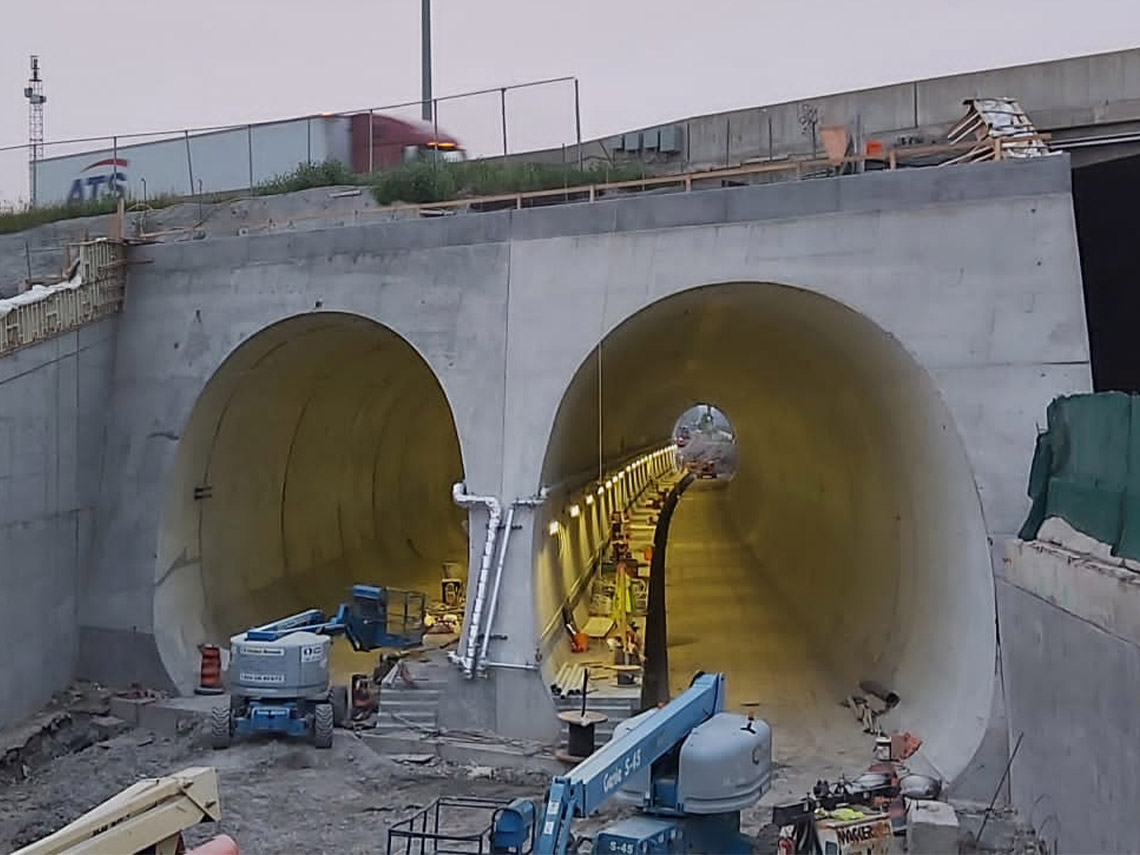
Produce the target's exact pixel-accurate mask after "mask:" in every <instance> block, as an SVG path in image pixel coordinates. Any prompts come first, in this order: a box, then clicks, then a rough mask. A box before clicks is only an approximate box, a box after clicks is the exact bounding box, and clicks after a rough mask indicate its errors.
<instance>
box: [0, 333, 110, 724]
mask: <svg viewBox="0 0 1140 855" xmlns="http://www.w3.org/2000/svg"><path fill="white" fill-rule="evenodd" d="M116 328H117V319H115V318H109V319H105V320H102V321H99V322H97V323H94V324H91V325H90V326H86V327H82V328H80V329H78V330H75V331H72V332H68V333H64V334H62V335H59V336H57V337H55V338H53V339H50V340H48V341H45V342H41V343H39V344H35V345H32V346H30V347H26V348H23V349H21V350H19V351H17V352H16V353H14V354H11V355H9V356H6V357H5V358H3V359H0V649H3V650H4V651H5V653H4V662H3V666H2V667H0V726H2V725H4V724H6V723H8V722H11V721H13V720H15V719H17V718H19V717H21V716H23V715H26V714H27V713H30V712H32V711H33V710H35V709H36V708H38V707H39V706H40V705H41V704H43V703H44V702H45V701H46V700H47V699H48V698H49V697H50V696H51V693H52V692H53V691H55V690H56V689H60V688H62V687H63V686H64V685H66V683H67V682H68V681H69V680H70V679H71V678H72V676H73V674H74V671H75V663H76V654H77V645H78V637H79V626H78V624H79V614H78V613H79V607H78V602H79V601H78V597H79V591H80V588H81V585H82V578H83V571H84V567H85V562H86V560H87V559H88V558H89V545H90V542H91V537H92V526H93V518H94V510H95V503H96V500H97V497H98V493H99V486H100V482H101V479H102V476H103V470H102V459H103V447H104V433H103V429H104V424H105V416H106V412H107V408H106V405H107V400H108V398H109V397H110V392H111V374H112V367H113V363H114V354H115V331H116ZM107 595H109V596H113V592H111V591H108V592H107Z"/></svg>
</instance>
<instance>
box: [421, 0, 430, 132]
mask: <svg viewBox="0 0 1140 855" xmlns="http://www.w3.org/2000/svg"><path fill="white" fill-rule="evenodd" d="M420 45H421V47H420V82H421V85H422V91H421V93H420V97H421V98H422V99H423V103H422V109H423V119H424V121H425V122H430V121H431V120H432V109H431V102H432V97H431V0H420Z"/></svg>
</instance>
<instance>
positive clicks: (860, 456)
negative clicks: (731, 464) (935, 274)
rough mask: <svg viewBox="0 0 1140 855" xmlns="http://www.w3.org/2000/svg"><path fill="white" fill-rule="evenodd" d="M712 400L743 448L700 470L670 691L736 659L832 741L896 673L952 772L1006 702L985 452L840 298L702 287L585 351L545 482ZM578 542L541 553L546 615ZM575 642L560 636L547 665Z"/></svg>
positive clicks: (682, 510)
mask: <svg viewBox="0 0 1140 855" xmlns="http://www.w3.org/2000/svg"><path fill="white" fill-rule="evenodd" d="M599 360H600V365H599ZM599 385H600V389H601V391H600V393H599ZM703 401H715V402H716V405H717V407H720V408H723V410H724V411H725V412H726V413H728V414H730V415H731V420H732V428H733V431H734V435H735V444H736V449H735V450H736V454H737V465H736V471H735V476H734V477H733V479H732V480H731V481H730V482H726V481H723V480H717V481H712V482H707V483H698V484H696V485H694V488H692V489H690V490H689V491H687V493H686V494H685V495H684V496H683V497H682V498H681V501H680V503H679V505H678V508H677V511H676V513H675V516H674V520H673V524H672V530H671V533H670V538H669V543H668V552H667V557H666V570H665V579H666V608H667V614H668V617H667V621H668V645H669V664H670V670H671V673H670V688H671V690H672V691H673V692H674V693H676V692H677V691H679V690H680V689H682V688H683V687H684V686H685V685H687V684H688V680H689V679H690V678H691V676H692V673H693V671H695V670H697V669H703V670H706V671H708V670H718V669H719V670H724V671H726V673H727V675H728V686H729V702H730V706H734V707H736V708H744V707H747V708H749V709H753V710H756V711H757V712H758V714H760V715H763V716H765V717H766V718H768V719H769V720H770V721H771V723H772V725H773V727H774V730H775V733H776V735H777V747H778V748H779V745H780V744H783V745H784V746H785V747H786V746H788V745H793V746H798V747H799V748H802V749H803V750H804V751H807V752H812V751H814V750H816V749H818V750H819V751H820V753H821V755H822V754H823V753H826V751H827V749H828V748H829V747H833V746H834V744H835V742H834V740H832V739H830V738H829V736H828V733H829V732H830V731H833V730H835V729H837V728H841V727H842V728H847V729H853V732H854V733H856V734H858V732H859V728H858V725H857V724H856V723H855V721H854V718H853V716H852V715H851V713H849V712H848V711H846V710H843V709H842V708H841V707H840V706H839V704H840V702H841V701H842V700H843V699H844V698H845V697H846V696H847V695H850V694H851V693H853V692H857V691H858V684H859V682H860V681H862V680H867V679H874V680H878V681H879V682H881V683H883V684H885V685H887V686H890V687H891V688H893V689H894V690H895V691H896V692H897V693H898V694H899V695H900V696H901V698H902V703H901V704H900V706H899V707H898V709H897V710H896V711H895V713H894V717H893V719H892V722H891V723H892V724H893V725H895V726H898V727H901V728H909V729H911V730H913V731H914V732H915V733H916V734H918V735H919V736H920V737H921V738H922V739H923V740H925V744H924V748H923V753H924V756H925V757H926V758H927V759H928V760H929V761H930V762H931V763H932V764H934V766H935V767H936V768H937V770H938V771H939V772H940V773H941V774H942V775H944V776H945V777H946V778H947V779H952V778H953V777H954V776H956V775H957V774H958V773H959V772H961V771H962V769H963V768H964V766H965V765H966V763H967V762H968V761H969V759H970V758H971V757H972V755H973V753H974V751H975V750H976V749H977V747H978V745H979V743H980V741H981V738H982V735H983V733H984V730H985V726H986V722H987V720H988V718H989V713H990V704H991V692H992V686H993V678H994V662H995V658H994V657H995V650H996V648H995V638H994V602H993V582H992V571H991V565H990V558H989V551H988V546H987V539H986V528H985V525H984V521H983V518H982V512H981V506H980V502H979V497H978V493H977V488H976V486H975V481H974V477H973V473H972V470H971V466H970V463H969V461H968V460H967V458H966V455H965V452H964V449H963V446H962V443H961V441H960V439H959V436H958V433H957V431H956V427H955V425H954V423H953V421H952V418H951V416H950V414H949V412H948V410H947V408H946V406H945V405H944V403H943V401H942V399H941V397H940V394H939V392H938V389H937V387H936V386H935V384H934V382H933V380H932V379H931V377H930V376H929V375H928V374H927V373H926V371H925V370H924V369H923V368H922V367H921V366H919V365H918V363H917V362H916V361H915V360H914V359H913V358H912V357H911V356H910V354H908V353H907V351H906V350H905V349H904V348H903V347H902V345H901V344H900V343H899V342H898V341H897V340H895V339H894V338H892V337H891V336H890V335H888V334H887V333H885V332H884V331H883V330H882V329H881V328H879V327H878V326H876V325H875V324H873V323H872V322H871V321H869V320H868V319H866V318H865V317H864V316H862V315H860V314H858V313H857V312H855V311H852V310H851V309H849V308H847V307H845V306H843V305H842V304H840V303H839V302H837V301H835V300H832V299H830V298H826V297H823V296H820V295H818V294H816V293H813V292H810V291H806V290H801V289H798V288H792V287H787V286H782V285H776V284H767V283H727V284H719V285H710V286H705V287H700V288H694V289H692V290H688V291H684V292H681V293H679V294H676V295H674V296H671V297H667V298H664V299H662V300H660V301H658V302H656V303H653V304H651V305H649V306H648V307H647V308H644V309H642V310H641V311H639V312H638V313H637V314H635V315H633V316H632V317H630V318H629V319H627V320H626V321H625V322H623V323H622V324H620V325H619V326H618V327H617V328H615V329H614V330H613V331H612V332H610V333H609V334H608V335H607V336H606V337H605V338H604V340H603V341H602V343H601V345H600V346H599V347H597V348H595V349H594V351H593V352H592V354H591V355H590V356H588V357H587V359H586V360H585V361H584V362H583V363H582V365H581V367H580V369H579V370H578V372H577V374H576V375H575V377H574V379H573V381H572V382H571V384H570V386H569V387H568V389H567V391H566V393H565V395H564V398H563V400H562V403H561V406H560V408H559V410H558V413H557V416H556V418H555V421H554V425H553V429H552V432H551V439H550V443H549V446H548V449H547V454H546V459H545V464H544V483H547V484H559V485H570V486H564V488H563V490H562V492H563V493H565V497H562V496H561V495H560V502H561V503H563V504H564V503H566V502H572V501H574V500H575V499H574V494H575V491H580V492H583V493H586V492H589V491H590V490H591V489H594V487H595V485H594V483H593V478H594V477H596V475H592V474H591V472H593V473H597V472H598V471H599V469H604V468H606V467H608V466H610V465H612V463H613V462H615V461H620V460H622V459H624V458H625V457H626V456H627V455H629V454H630V453H632V452H634V451H636V450H637V449H641V448H647V447H654V446H655V445H660V444H662V443H664V442H668V441H669V438H670V434H671V431H672V430H673V429H674V424H675V420H676V418H677V414H678V413H680V412H682V411H684V410H685V409H687V408H689V407H692V406H694V405H695V404H697V403H700V402H703ZM599 411H600V416H599ZM599 451H601V455H602V456H603V457H604V462H603V465H602V466H601V467H599V461H598V458H599ZM555 512H557V508H554V509H553V510H551V511H550V513H555ZM547 524H548V519H546V518H540V519H539V520H538V521H537V522H536V526H538V527H539V528H538V529H536V537H537V536H538V534H539V533H541V528H542V527H545V526H546V525H547ZM550 540H551V539H550V538H547V539H546V542H545V544H544V546H543V547H542V549H550V548H552V547H550V545H549V541H550ZM571 557H572V556H571ZM567 563H568V561H567V556H566V555H564V554H563V555H560V556H559V555H551V556H547V555H545V554H543V553H541V552H540V554H539V556H538V560H537V564H536V567H537V570H536V573H537V578H536V596H537V598H538V610H539V619H540V623H542V622H544V621H546V620H547V619H548V618H549V617H550V616H551V615H552V614H554V613H555V612H556V610H557V609H559V608H560V607H561V605H562V603H563V601H562V597H563V596H564V594H565V592H567V591H573V590H577V589H578V587H579V585H578V584H577V583H576V580H575V579H574V578H572V577H574V575H575V574H578V575H579V576H580V575H581V574H582V572H583V568H582V567H575V566H567ZM570 655H571V654H569V652H568V650H567V649H566V648H565V646H563V647H562V648H558V649H556V650H555V652H554V654H553V655H552V656H551V657H549V659H548V661H547V663H546V666H547V668H548V670H549V669H554V668H557V667H558V666H559V664H560V662H562V661H565V660H566V658H567V657H568V656H570ZM860 738H861V739H864V740H865V738H866V737H860Z"/></svg>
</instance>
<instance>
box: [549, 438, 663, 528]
mask: <svg viewBox="0 0 1140 855" xmlns="http://www.w3.org/2000/svg"><path fill="white" fill-rule="evenodd" d="M676 451H677V446H676V445H673V444H670V445H667V446H665V447H664V448H659V449H657V450H656V451H651V452H649V453H648V454H644V455H642V456H641V457H639V458H637V459H636V460H634V461H632V462H630V463H628V464H626V465H625V466H624V467H622V468H621V469H619V470H617V471H616V472H614V473H613V474H611V475H608V476H607V477H606V478H605V480H599V481H597V482H594V483H593V484H591V485H590V486H589V487H588V488H587V489H586V491H585V492H584V493H583V494H582V497H581V499H580V500H578V501H574V502H572V503H571V504H570V506H569V508H568V509H567V513H568V514H569V515H570V518H571V519H577V518H578V517H580V516H581V515H582V504H583V503H584V504H585V505H587V506H590V505H593V504H594V502H595V496H600V497H601V499H598V500H597V501H600V502H604V501H605V500H606V499H608V498H609V494H610V493H611V492H612V491H613V490H614V489H615V488H616V489H618V490H619V491H620V489H621V487H622V486H623V482H624V481H625V478H626V476H627V475H634V474H636V473H637V472H638V471H640V470H642V469H644V468H645V467H647V466H648V465H649V464H650V463H653V462H654V461H656V460H659V459H660V458H661V457H663V456H664V455H666V454H675V453H676ZM633 498H634V496H633V495H632V494H627V495H626V497H625V501H624V505H623V507H628V506H629V504H630V502H632V501H633ZM561 528H562V524H561V523H560V522H559V521H558V520H556V519H554V520H551V521H550V526H549V528H548V529H547V531H549V532H550V535H551V536H554V535H556V534H558V532H559V531H560V530H561Z"/></svg>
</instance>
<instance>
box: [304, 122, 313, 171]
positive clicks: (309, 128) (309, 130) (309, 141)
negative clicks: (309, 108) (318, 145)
mask: <svg viewBox="0 0 1140 855" xmlns="http://www.w3.org/2000/svg"><path fill="white" fill-rule="evenodd" d="M305 145H306V147H307V148H306V154H305V162H306V163H307V164H309V166H312V165H313V117H312V116H309V117H308V118H307V119H305Z"/></svg>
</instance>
